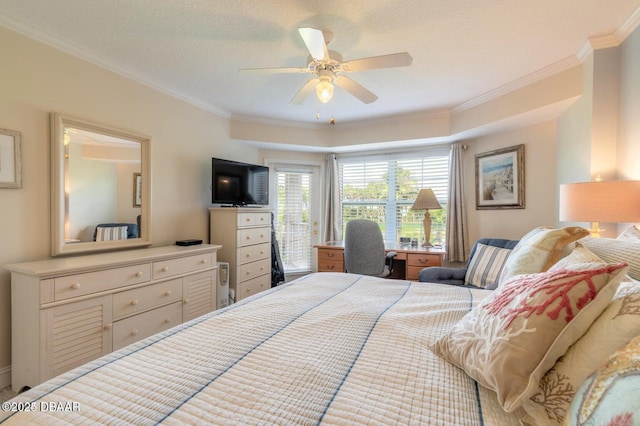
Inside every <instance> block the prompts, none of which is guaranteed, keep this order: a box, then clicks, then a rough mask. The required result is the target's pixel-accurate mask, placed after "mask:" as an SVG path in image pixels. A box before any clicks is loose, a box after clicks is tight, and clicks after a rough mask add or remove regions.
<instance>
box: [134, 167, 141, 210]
mask: <svg viewBox="0 0 640 426" xmlns="http://www.w3.org/2000/svg"><path fill="white" fill-rule="evenodd" d="M141 205H142V174H141V173H134V174H133V207H140V206H141Z"/></svg>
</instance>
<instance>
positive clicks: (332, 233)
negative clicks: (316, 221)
mask: <svg viewBox="0 0 640 426" xmlns="http://www.w3.org/2000/svg"><path fill="white" fill-rule="evenodd" d="M325 185H326V191H325V199H324V206H325V207H324V208H325V211H324V224H323V225H324V226H323V229H324V235H323V242H327V241H338V240H341V239H342V226H341V223H340V184H339V182H338V158H337V157H336V155H335V154H328V155H327V167H326V179H325Z"/></svg>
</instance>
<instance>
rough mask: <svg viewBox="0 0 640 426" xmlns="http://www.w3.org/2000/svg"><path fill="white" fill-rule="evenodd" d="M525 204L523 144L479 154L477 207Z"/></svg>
mask: <svg viewBox="0 0 640 426" xmlns="http://www.w3.org/2000/svg"><path fill="white" fill-rule="evenodd" d="M523 208H524V144H522V145H516V146H511V147H508V148H502V149H497V150H495V151H490V152H485V153H482V154H477V155H476V210H491V209H494V210H495V209H523Z"/></svg>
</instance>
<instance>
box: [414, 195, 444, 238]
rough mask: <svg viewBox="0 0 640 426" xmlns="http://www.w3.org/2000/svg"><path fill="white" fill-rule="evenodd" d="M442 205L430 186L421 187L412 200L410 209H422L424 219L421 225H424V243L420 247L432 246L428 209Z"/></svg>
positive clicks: (439, 207) (438, 207)
mask: <svg viewBox="0 0 640 426" xmlns="http://www.w3.org/2000/svg"><path fill="white" fill-rule="evenodd" d="M441 208H442V206H441V205H440V203H439V202H438V199H437V198H436V194H434V193H433V191H432V190H431V189H430V188H427V189H421V190H420V192H419V193H418V198H416V201H414V202H413V205H412V206H411V210H424V211H425V212H424V219H423V220H422V225H423V227H424V244H422V247H433V244H431V241H430V240H431V215H430V214H429V209H441Z"/></svg>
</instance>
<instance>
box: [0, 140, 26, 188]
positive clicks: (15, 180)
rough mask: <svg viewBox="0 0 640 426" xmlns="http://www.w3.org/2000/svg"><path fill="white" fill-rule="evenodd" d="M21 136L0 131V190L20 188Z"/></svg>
mask: <svg viewBox="0 0 640 426" xmlns="http://www.w3.org/2000/svg"><path fill="white" fill-rule="evenodd" d="M21 144H22V135H21V133H20V132H16V131H14V130H7V129H0V188H22V151H21V148H22V147H21Z"/></svg>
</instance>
